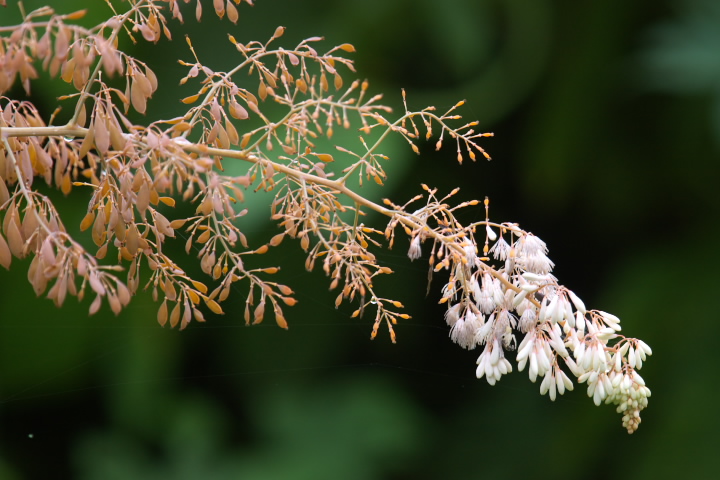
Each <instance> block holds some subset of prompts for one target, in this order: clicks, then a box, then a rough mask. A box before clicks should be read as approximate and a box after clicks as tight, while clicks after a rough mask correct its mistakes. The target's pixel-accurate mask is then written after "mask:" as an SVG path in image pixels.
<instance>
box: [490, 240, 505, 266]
mask: <svg viewBox="0 0 720 480" xmlns="http://www.w3.org/2000/svg"><path fill="white" fill-rule="evenodd" d="M490 253H492V255H493V258H494V259H495V260H501V261H505V260H506V259H507V258H508V253H510V245H508V243H507V242H506V241H505V239H504V238H503V237H502V236H501V237H500V238H499V239H498V241H497V242H495V244H494V245H493V246H492V247H491V248H490Z"/></svg>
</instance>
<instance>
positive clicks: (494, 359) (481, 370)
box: [475, 339, 512, 385]
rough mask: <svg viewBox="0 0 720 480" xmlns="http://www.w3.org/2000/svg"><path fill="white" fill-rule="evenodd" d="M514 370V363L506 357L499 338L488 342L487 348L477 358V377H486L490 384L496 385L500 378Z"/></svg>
mask: <svg viewBox="0 0 720 480" xmlns="http://www.w3.org/2000/svg"><path fill="white" fill-rule="evenodd" d="M510 372H512V365H511V364H510V362H508V361H507V359H506V358H505V354H504V352H503V349H502V347H500V343H499V342H498V340H497V339H495V340H493V341H492V342H488V343H487V344H486V345H485V349H484V350H483V352H482V353H481V354H480V357H478V359H477V369H476V370H475V376H477V378H482V377H485V379H486V380H487V382H488V383H489V384H490V385H495V383H496V382H497V381H499V380H500V378H501V377H502V376H503V375H505V374H507V373H510Z"/></svg>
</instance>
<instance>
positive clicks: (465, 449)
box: [0, 0, 720, 480]
mask: <svg viewBox="0 0 720 480" xmlns="http://www.w3.org/2000/svg"><path fill="white" fill-rule="evenodd" d="M8 3H9V4H10V5H9V6H8V8H6V9H2V8H0V24H5V25H7V24H12V23H13V22H14V21H16V19H17V15H16V13H17V9H16V7H15V3H16V2H15V1H13V0H9V1H8ZM25 3H26V5H27V6H28V8H31V7H32V6H33V5H36V4H38V5H39V4H40V3H41V2H30V1H28V2H25ZM88 3H89V2H85V1H80V0H73V1H63V2H59V1H56V2H51V4H53V5H54V6H55V7H56V8H57V9H58V11H61V12H69V11H72V10H73V9H75V8H80V7H83V6H87V4H88ZM93 3H94V4H93V5H91V14H92V15H94V16H93V17H92V18H88V22H89V23H96V22H97V21H99V19H100V18H101V16H102V15H105V14H106V13H107V7H106V6H105V5H104V2H99V1H98V2H93ZM204 4H205V18H204V20H203V22H202V23H200V24H197V23H196V22H195V20H194V19H193V15H192V8H189V9H186V10H187V13H186V22H185V24H184V25H183V26H178V29H177V30H176V31H175V40H174V41H173V42H167V41H165V40H163V41H161V42H159V44H158V45H156V46H153V45H150V46H148V45H147V44H145V43H142V44H140V45H139V46H138V47H137V48H135V50H132V48H131V49H130V50H131V51H134V52H135V54H136V55H138V56H140V57H141V58H143V59H146V60H147V61H148V62H149V63H150V64H151V65H152V66H153V68H154V69H155V71H156V72H158V74H159V76H161V86H160V89H159V91H158V92H157V94H156V95H155V97H154V99H153V100H152V101H151V103H150V106H149V113H148V117H149V118H158V117H163V116H165V117H167V116H171V115H175V114H177V112H179V111H180V109H181V104H179V102H178V101H177V99H178V98H180V97H183V96H186V95H189V94H191V93H193V92H192V91H191V89H190V86H185V87H183V88H181V89H178V88H177V87H176V85H177V81H178V79H179V78H180V77H181V76H182V75H183V71H182V70H180V69H179V66H178V64H177V63H176V60H177V59H178V58H183V59H186V60H190V59H191V57H190V55H189V53H188V51H187V48H186V44H185V43H184V41H183V40H182V35H183V33H188V34H189V35H190V36H191V38H192V39H193V43H194V45H195V48H196V50H197V51H198V52H199V54H200V56H201V59H202V60H203V61H204V62H205V63H206V64H207V65H208V66H210V67H212V68H214V69H216V70H222V69H227V68H230V67H231V66H232V65H233V64H234V63H233V62H235V61H236V57H235V56H234V55H235V53H234V52H233V50H232V48H229V47H230V45H229V44H228V42H227V40H226V34H227V33H228V32H230V33H232V34H233V35H234V36H235V37H236V38H237V39H238V40H240V41H243V42H245V41H248V40H251V39H259V40H264V39H266V38H269V36H270V35H271V34H272V32H273V31H274V30H275V27H276V26H277V25H284V26H286V27H287V31H286V35H285V37H284V38H283V39H282V45H283V46H285V47H292V46H293V45H295V44H296V42H297V41H299V40H300V39H302V38H306V37H309V36H314V35H322V36H325V37H326V38H327V41H325V42H324V43H323V44H322V45H323V46H327V47H328V48H329V47H331V46H333V45H338V44H341V43H344V42H349V43H352V44H354V45H355V46H356V48H357V50H358V52H357V53H356V54H354V55H353V58H354V59H355V60H356V66H357V69H358V76H359V77H360V78H368V79H370V81H371V90H372V91H373V92H384V93H385V101H386V102H387V103H388V104H390V105H392V106H394V107H395V108H396V111H398V110H401V108H402V107H401V96H400V88H405V89H406V90H407V92H408V101H409V104H410V106H411V108H415V109H420V108H423V107H425V106H427V105H431V104H432V105H437V106H438V108H439V109H440V110H443V109H444V108H447V107H449V106H451V105H452V104H454V103H455V102H456V101H458V100H460V99H467V107H465V108H464V109H463V111H462V113H463V114H464V115H465V117H466V118H467V119H468V120H470V119H478V120H480V122H481V123H480V125H481V127H480V128H481V129H482V130H485V131H493V132H495V137H494V138H491V139H487V140H486V141H484V143H483V145H484V146H485V148H486V149H487V151H488V152H489V153H490V154H491V155H492V157H493V160H492V161H491V162H484V161H483V162H478V163H477V164H473V163H471V162H466V163H465V164H464V165H462V166H459V165H457V163H456V162H455V160H454V157H455V153H454V151H453V147H452V146H447V147H446V148H445V149H444V150H443V151H441V152H439V153H435V152H434V149H433V148H432V144H434V142H430V143H429V144H428V145H427V146H425V147H424V148H423V150H422V155H420V156H416V155H414V154H413V153H412V152H411V151H410V149H409V148H407V146H406V145H404V144H403V142H402V141H399V142H398V141H391V142H388V144H387V145H386V148H385V152H386V153H388V154H389V155H390V156H391V158H392V159H391V162H390V164H389V166H388V171H389V172H390V174H391V175H393V178H392V180H391V181H390V182H388V185H387V187H386V188H385V189H384V191H382V192H379V191H377V190H365V191H366V193H367V194H368V195H373V196H374V197H375V198H381V197H384V196H386V197H390V198H392V199H393V200H394V201H395V202H396V203H403V202H404V201H406V200H407V199H409V198H410V197H412V196H413V195H415V194H417V193H419V192H420V188H419V184H420V183H421V182H424V183H428V184H430V185H431V186H436V187H439V188H440V189H441V191H449V190H450V189H452V188H453V187H456V186H460V187H461V188H462V190H461V193H460V194H459V198H463V199H466V198H467V199H469V198H478V199H482V198H483V197H484V196H485V195H487V196H489V197H490V198H491V202H492V204H491V218H492V219H494V220H496V221H516V222H519V223H520V224H521V226H523V227H524V228H525V229H527V230H530V231H532V232H534V233H535V234H537V235H538V236H540V237H541V238H542V239H544V240H545V241H546V242H547V244H548V246H549V248H550V257H551V258H552V259H553V260H554V261H555V263H556V265H557V267H556V270H555V273H556V275H557V276H558V278H559V279H560V281H561V282H562V283H564V284H566V285H567V286H569V287H570V288H572V289H573V290H574V291H576V292H577V293H578V294H579V295H580V296H581V297H582V298H583V299H584V301H585V303H586V304H587V305H588V306H589V307H593V308H599V309H602V310H607V311H610V312H613V313H615V314H617V315H618V316H619V317H621V318H622V320H623V326H624V333H625V334H626V335H629V336H636V337H639V338H642V339H643V340H645V341H646V342H647V343H649V344H650V345H651V346H652V347H653V350H654V355H653V356H652V357H651V358H650V359H649V361H648V362H647V363H646V365H645V367H644V369H643V372H642V373H643V376H644V378H645V379H646V381H647V382H648V384H649V386H650V388H651V389H652V392H653V396H652V398H651V399H650V405H649V408H648V409H647V410H645V411H644V412H643V423H642V425H641V427H640V429H639V431H638V432H636V433H635V434H633V435H632V436H629V435H627V433H625V431H624V430H623V429H622V427H621V425H620V418H619V415H617V414H616V413H615V412H614V409H613V408H612V407H610V406H602V407H600V408H598V407H595V406H594V405H593V404H592V402H591V401H590V400H589V399H588V398H587V397H586V395H585V393H584V390H585V389H584V388H582V386H581V387H580V388H576V390H575V391H574V392H572V393H570V394H566V395H565V396H564V397H561V398H559V399H558V400H557V401H556V402H554V403H553V402H550V400H549V399H548V398H547V397H541V396H540V395H539V394H538V389H539V385H538V384H531V383H530V382H529V381H528V380H527V372H523V373H520V374H518V373H517V372H515V373H513V374H512V375H510V376H509V377H506V378H504V379H503V381H502V382H500V384H498V385H496V386H495V387H490V386H489V385H488V384H487V383H486V382H485V381H478V380H476V379H475V378H474V375H475V365H474V362H475V360H476V358H477V356H478V355H479V353H480V352H475V351H473V352H468V351H464V350H461V349H460V348H458V347H457V346H456V345H454V344H452V343H451V342H450V341H449V339H448V338H447V328H446V327H445V324H444V321H443V316H442V315H443V309H442V308H441V307H439V306H438V305H437V304H436V302H437V299H438V297H439V294H438V293H439V291H438V289H439V288H440V286H441V285H442V282H443V277H442V276H438V277H436V279H435V281H434V283H433V289H432V292H431V293H430V295H429V296H428V297H425V296H424V292H425V287H426V285H425V278H426V268H425V264H424V263H423V261H417V262H415V263H410V262H409V261H408V259H407V257H406V256H405V251H406V250H405V248H406V244H403V243H402V242H401V243H400V244H399V245H397V246H396V248H395V249H394V250H392V251H386V252H380V253H378V255H379V257H380V258H381V259H382V261H383V262H385V264H387V265H389V266H391V267H392V268H393V269H395V270H396V272H397V273H396V274H395V275H394V276H392V278H387V279H384V281H379V282H378V287H379V288H381V289H382V291H384V292H385V293H386V296H388V297H392V298H396V299H398V300H400V301H402V302H403V303H404V304H405V305H406V307H407V312H408V313H409V314H411V315H412V317H413V318H412V319H411V320H408V321H405V322H402V323H401V324H400V325H398V327H397V334H398V343H397V344H396V345H393V344H391V343H390V341H389V339H388V338H387V335H386V333H385V331H384V330H381V333H380V335H379V336H378V338H377V339H376V340H374V341H370V340H369V334H370V328H371V325H370V321H371V319H370V318H366V319H360V320H357V319H350V318H349V315H350V313H351V312H352V310H353V308H351V307H348V306H344V307H341V308H340V309H338V310H336V309H335V308H334V307H333V299H334V295H333V294H330V293H328V292H327V285H328V283H327V279H326V278H325V277H324V276H323V275H322V272H314V273H312V274H310V273H307V272H305V271H304V269H303V260H304V258H303V255H302V252H301V250H300V249H299V248H298V246H297V245H293V244H292V242H288V241H286V242H285V243H284V244H283V246H282V248H280V249H278V250H277V251H276V252H274V254H275V256H274V257H273V258H274V262H275V263H276V264H278V265H281V266H282V268H283V271H282V272H281V274H280V275H281V276H280V278H279V279H280V280H282V281H283V282H284V283H287V284H289V285H291V286H292V287H293V288H294V289H295V290H296V291H297V296H298V299H299V300H300V303H299V304H298V305H297V306H295V307H293V308H292V309H290V310H288V311H287V312H286V314H287V316H288V320H289V322H290V329H289V330H288V331H282V330H280V329H279V328H277V327H276V326H274V324H273V322H272V321H269V319H268V320H266V323H264V324H261V325H259V326H254V327H250V328H246V327H245V326H244V325H243V321H242V318H241V314H242V313H241V309H240V308H241V306H242V301H243V294H244V291H243V289H242V287H241V286H238V288H237V289H236V292H235V296H234V297H233V298H232V299H231V300H229V301H228V306H227V307H225V308H226V311H227V314H226V315H224V316H222V317H212V318H210V319H209V321H208V322H207V323H206V324H204V325H199V324H197V323H193V324H191V325H190V327H189V328H188V329H187V330H185V331H183V332H178V331H174V330H168V329H162V328H160V327H159V326H158V325H157V323H156V320H155V314H156V308H157V305H156V304H153V302H152V300H151V299H150V298H149V297H148V296H147V295H139V296H138V297H137V298H136V299H135V301H134V302H133V303H132V304H131V306H130V307H129V308H128V309H127V310H126V311H124V312H123V313H122V314H121V315H120V316H118V317H115V316H113V315H112V313H110V312H109V309H107V308H106V307H104V308H103V310H102V311H101V313H100V314H98V315H96V316H94V317H92V318H88V316H87V313H86V312H87V307H88V305H87V302H86V303H83V304H80V305H78V304H77V302H75V301H74V300H72V301H69V302H68V304H67V305H66V306H65V307H63V308H62V309H61V310H57V309H55V308H54V307H53V306H52V304H51V303H50V302H49V301H47V300H45V299H36V298H35V297H34V294H33V292H32V288H31V286H30V285H29V284H28V283H27V281H26V279H25V271H26V268H24V267H27V263H24V264H23V262H20V261H14V262H13V268H12V271H11V272H9V273H8V272H2V273H1V274H0V479H3V480H6V479H7V480H10V479H35V478H78V479H128V478H132V479H138V480H145V479H166V478H176V479H197V478H203V479H239V478H240V479H258V480H274V479H325V478H328V479H330V478H332V479H336V478H342V479H358V480H360V479H406V478H407V479H409V478H413V479H431V478H460V477H461V476H462V478H483V479H494V478H530V477H531V478H536V479H545V478H548V479H558V480H559V479H577V478H583V479H600V478H603V479H604V478H614V479H630V478H632V479H634V480H639V479H659V478H677V477H679V476H682V477H684V478H693V479H705V478H708V479H709V478H716V475H717V473H716V470H717V455H716V452H715V450H716V444H715V439H716V436H717V431H718V429H719V427H720V421H719V419H718V415H717V414H716V412H715V410H714V407H713V405H714V403H715V395H716V394H717V391H718V388H717V386H716V384H715V381H714V380H713V378H715V375H716V368H717V365H718V359H719V357H718V354H717V346H716V344H717V341H716V339H717V335H718V329H719V327H718V325H719V323H718V321H717V320H718V314H717V310H716V309H715V308H712V309H710V310H708V311H706V310H705V309H706V308H709V307H706V306H704V305H705V304H706V303H708V301H710V300H712V298H713V294H711V293H710V292H712V291H714V288H716V287H717V284H718V281H717V273H716V272H717V271H718V270H719V265H718V254H717V250H718V248H717V245H716V243H715V242H716V240H713V238H715V239H717V238H718V237H719V236H720V235H719V234H720V231H719V230H720V227H719V226H718V225H719V223H718V213H719V212H720V210H719V209H718V202H719V200H718V195H717V190H718V168H717V162H718V157H719V155H718V154H719V152H720V3H719V2H716V1H714V0H661V1H657V0H652V1H651V0H637V1H634V2H628V1H625V0H604V1H594V2H573V1H561V0H557V1H545V0H535V1H530V0H446V1H444V2H438V1H433V0H413V1H411V0H393V1H387V0H366V1H364V2H348V1H321V0H307V1H302V2H300V1H293V0H274V1H271V0H257V1H256V5H255V6H254V7H252V8H251V7H249V6H248V5H245V4H243V6H242V8H241V9H240V22H239V24H238V25H237V26H233V25H231V24H230V23H229V22H227V21H223V22H220V21H218V20H217V19H216V18H214V17H213V15H212V12H211V5H212V3H211V2H204ZM61 88H62V87H61ZM15 93H16V94H17V95H21V93H20V92H17V91H16V92H15ZM33 93H34V95H35V97H34V100H35V101H36V102H38V104H39V105H40V106H41V107H42V108H44V109H45V111H46V113H50V112H51V111H52V110H53V109H54V106H55V100H54V98H55V97H56V96H57V95H59V94H60V93H61V92H60V91H59V90H57V88H56V87H53V86H52V85H51V84H50V83H48V82H47V79H45V78H43V79H41V80H39V81H38V82H36V83H35V84H34V85H33ZM343 138H344V140H343V141H348V142H350V144H353V142H355V140H356V134H355V133H354V132H348V133H347V134H346V135H345V136H344V137H343ZM334 140H336V139H335V138H334ZM395 140H397V139H395ZM337 141H340V139H339V138H338V139H337ZM86 201H87V199H86V192H82V191H80V190H78V191H76V192H75V195H74V196H73V197H71V198H70V199H68V200H67V201H65V203H64V210H65V211H66V212H67V215H68V217H67V219H66V223H68V224H72V223H73V220H72V219H73V218H74V217H73V216H75V217H77V221H79V219H80V218H81V216H82V214H83V202H86ZM249 202H251V207H250V208H251V209H254V211H255V212H256V214H255V215H253V216H251V217H249V218H248V219H247V220H246V222H245V223H244V226H243V228H244V229H245V232H246V234H248V235H249V237H250V241H251V242H254V243H255V244H261V243H263V242H265V241H267V239H268V238H269V236H270V235H272V234H274V233H275V232H276V230H275V227H274V226H272V225H268V224H267V223H266V222H265V218H266V217H265V214H264V212H263V211H262V210H258V209H260V208H261V207H262V202H258V201H257V200H255V202H253V201H252V199H249ZM483 216H484V212H482V211H480V210H478V211H468V212H467V213H466V214H465V217H464V219H465V220H466V221H472V220H475V219H477V218H481V217H483ZM375 220H376V221H377V222H378V223H377V225H382V223H380V222H382V219H379V218H375ZM269 259H270V256H266V257H265V258H263V261H269ZM701 260H702V261H701Z"/></svg>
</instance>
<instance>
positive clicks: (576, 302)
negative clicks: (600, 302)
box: [568, 290, 587, 315]
mask: <svg viewBox="0 0 720 480" xmlns="http://www.w3.org/2000/svg"><path fill="white" fill-rule="evenodd" d="M568 295H570V300H572V303H573V305H575V309H576V310H577V311H578V312H580V313H582V314H583V315H585V314H586V313H587V310H586V309H585V304H584V303H583V301H582V300H580V297H578V296H577V295H575V294H574V293H573V292H571V291H570V290H568Z"/></svg>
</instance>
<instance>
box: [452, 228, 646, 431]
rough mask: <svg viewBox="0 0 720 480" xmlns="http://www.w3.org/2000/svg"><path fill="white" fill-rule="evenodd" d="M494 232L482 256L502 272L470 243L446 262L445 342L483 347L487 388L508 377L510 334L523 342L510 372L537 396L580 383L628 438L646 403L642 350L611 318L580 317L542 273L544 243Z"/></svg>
mask: <svg viewBox="0 0 720 480" xmlns="http://www.w3.org/2000/svg"><path fill="white" fill-rule="evenodd" d="M496 227H499V228H500V230H501V235H500V236H498V235H497V234H496V233H495V232H494V231H493V230H492V229H491V227H490V224H488V225H487V238H488V242H487V243H486V247H485V250H484V251H485V252H487V253H488V254H490V255H492V257H493V258H494V259H495V260H497V261H500V262H504V266H503V267H502V268H498V269H496V268H493V267H492V266H491V265H490V263H489V262H490V258H489V257H482V258H481V257H478V256H477V254H476V251H477V250H476V246H475V245H472V244H469V245H466V246H465V247H464V251H465V258H464V259H462V261H456V262H454V263H453V267H452V274H451V277H450V281H449V282H448V284H447V285H446V286H445V287H444V288H443V302H447V304H448V310H447V312H446V314H445V320H446V321H447V324H448V325H449V326H450V338H451V339H452V340H453V341H454V342H456V343H457V344H459V345H460V346H461V347H463V348H466V349H474V348H475V347H477V346H483V351H482V353H481V354H480V357H479V358H478V360H477V371H476V374H477V377H478V378H482V377H485V379H486V380H487V381H488V383H489V384H490V385H494V384H495V382H497V381H498V380H500V378H501V377H502V376H503V375H505V374H507V373H509V372H511V371H512V365H511V364H510V362H509V361H508V359H507V358H505V353H506V352H508V351H512V350H515V349H516V345H517V342H516V338H515V335H516V334H522V335H524V336H523V338H522V340H521V341H520V344H519V345H517V355H516V361H517V365H518V370H520V371H522V370H524V369H525V368H526V367H528V375H529V377H530V380H531V381H532V382H535V381H537V379H538V378H540V379H542V381H541V383H540V393H541V394H542V395H544V394H546V393H547V394H548V396H549V397H550V399H551V400H555V398H556V396H557V395H558V394H560V395H562V394H563V393H565V391H566V390H572V389H573V382H572V380H571V378H570V376H569V375H568V374H571V375H573V376H575V377H576V379H577V381H578V382H580V383H583V382H585V383H587V386H588V389H587V393H588V396H589V397H592V399H593V401H594V402H595V404H596V405H600V404H601V403H602V402H605V403H612V404H615V405H617V406H618V407H617V411H618V412H619V413H622V414H623V418H622V421H623V426H624V427H625V428H626V429H627V430H628V432H630V433H632V432H634V431H635V430H636V429H637V428H638V425H639V423H640V411H641V410H643V409H644V408H645V407H646V406H647V399H648V397H649V396H650V389H648V388H647V387H646V386H645V381H644V380H643V378H642V377H641V376H640V375H639V374H638V372H637V371H638V370H639V369H640V368H641V367H642V364H643V362H644V361H645V359H646V357H647V356H648V355H651V354H652V350H651V349H650V347H649V346H648V345H647V344H645V343H644V342H643V341H641V340H637V339H633V338H626V337H624V336H622V335H620V334H619V333H618V332H619V331H620V321H619V319H618V318H617V317H616V316H614V315H611V314H609V313H606V312H602V311H597V310H586V308H585V305H584V304H583V302H582V300H580V299H579V298H578V297H577V295H575V294H574V293H573V292H572V291H570V290H568V289H567V288H565V287H564V286H561V285H559V284H558V283H557V279H556V278H555V277H554V276H553V275H552V274H551V273H550V272H551V270H552V268H553V266H554V265H553V262H552V261H550V259H549V258H548V257H547V252H548V250H547V246H546V245H545V242H543V241H542V240H540V239H539V238H538V237H536V236H535V235H533V234H531V233H527V232H524V231H522V230H519V229H518V228H517V226H516V225H514V224H502V225H499V226H497V225H496ZM505 235H507V236H509V237H510V240H511V242H510V243H508V242H507V241H506V240H505V239H504V236H505ZM490 240H492V241H494V244H493V245H492V248H488V246H487V245H488V243H489V241H490Z"/></svg>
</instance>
